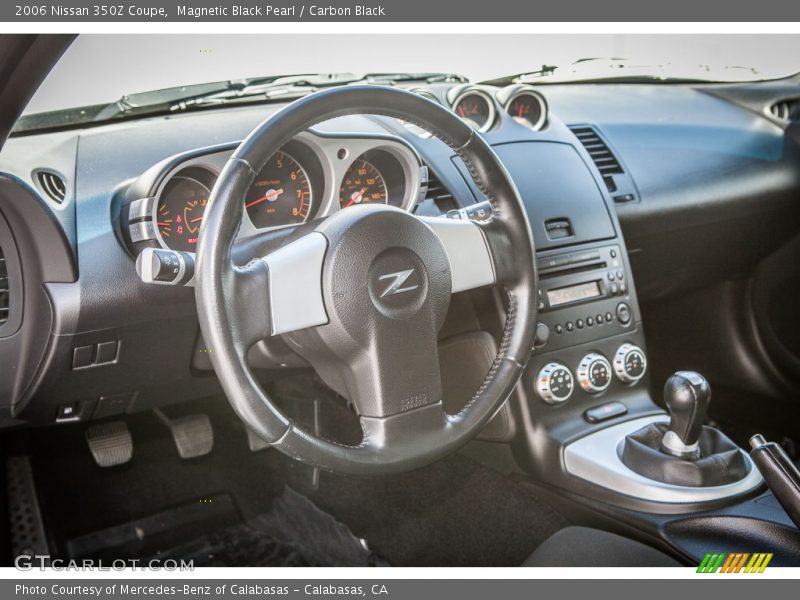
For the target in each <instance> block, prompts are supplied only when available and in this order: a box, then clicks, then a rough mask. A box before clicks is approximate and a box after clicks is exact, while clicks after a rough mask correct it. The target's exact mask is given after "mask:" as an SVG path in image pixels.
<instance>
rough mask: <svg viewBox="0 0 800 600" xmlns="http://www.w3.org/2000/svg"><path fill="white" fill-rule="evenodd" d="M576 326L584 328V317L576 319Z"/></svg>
mask: <svg viewBox="0 0 800 600" xmlns="http://www.w3.org/2000/svg"><path fill="white" fill-rule="evenodd" d="M575 327H577V328H578V329H583V319H578V320H577V321H575Z"/></svg>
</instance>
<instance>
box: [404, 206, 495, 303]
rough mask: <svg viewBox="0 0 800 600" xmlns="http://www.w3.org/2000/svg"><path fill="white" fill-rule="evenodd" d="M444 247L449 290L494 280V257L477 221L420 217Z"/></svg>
mask: <svg viewBox="0 0 800 600" xmlns="http://www.w3.org/2000/svg"><path fill="white" fill-rule="evenodd" d="M420 219H421V220H422V221H423V222H424V223H426V224H427V225H428V226H429V227H430V228H431V229H433V231H434V233H436V235H437V236H438V238H439V240H440V241H441V242H442V245H443V246H444V250H445V252H446V254H447V259H448V260H449V261H450V276H451V279H452V292H453V293H456V292H464V291H466V290H473V289H476V288H480V287H484V286H487V285H492V284H494V283H496V282H497V275H496V269H495V261H494V256H493V254H492V252H491V251H490V248H489V241H488V239H487V237H486V234H485V232H484V230H483V228H482V227H481V226H480V225H479V223H477V222H475V221H469V220H459V219H448V218H446V217H420Z"/></svg>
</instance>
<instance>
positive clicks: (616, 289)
mask: <svg viewBox="0 0 800 600" xmlns="http://www.w3.org/2000/svg"><path fill="white" fill-rule="evenodd" d="M609 289H610V291H611V295H613V296H616V295H617V294H619V286H618V285H617V284H616V283H612V284H611V286H610V287H609Z"/></svg>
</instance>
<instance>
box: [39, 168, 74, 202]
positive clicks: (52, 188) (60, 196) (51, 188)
mask: <svg viewBox="0 0 800 600" xmlns="http://www.w3.org/2000/svg"><path fill="white" fill-rule="evenodd" d="M36 182H37V183H38V184H39V187H40V188H41V190H42V191H43V192H44V193H45V194H47V197H48V198H50V199H51V200H54V201H55V202H58V203H59V204H61V203H62V202H63V201H64V198H65V197H66V195H67V184H66V183H65V182H64V179H62V177H61V176H60V175H57V174H56V173H53V172H52V171H44V170H40V171H36Z"/></svg>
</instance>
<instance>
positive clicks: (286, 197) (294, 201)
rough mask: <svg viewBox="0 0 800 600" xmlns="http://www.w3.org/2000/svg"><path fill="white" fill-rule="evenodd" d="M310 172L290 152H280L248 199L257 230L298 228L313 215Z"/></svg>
mask: <svg viewBox="0 0 800 600" xmlns="http://www.w3.org/2000/svg"><path fill="white" fill-rule="evenodd" d="M312 201H313V198H312V193H311V184H310V182H309V178H308V173H306V170H305V169H304V168H303V166H302V165H301V164H300V163H299V162H297V161H296V160H295V159H294V158H292V156H290V155H289V154H287V153H286V152H283V151H279V152H276V153H275V154H274V155H273V156H272V157H271V158H270V159H269V160H268V161H267V164H265V165H264V168H263V169H261V171H260V172H259V173H258V175H256V178H255V181H254V182H253V185H252V186H250V190H249V191H248V192H247V196H246V197H245V208H246V209H247V216H248V217H250V221H251V222H252V223H253V226H254V227H256V228H257V229H263V228H265V227H278V226H281V225H298V224H300V223H305V222H306V220H307V219H308V216H309V214H311V203H312Z"/></svg>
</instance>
